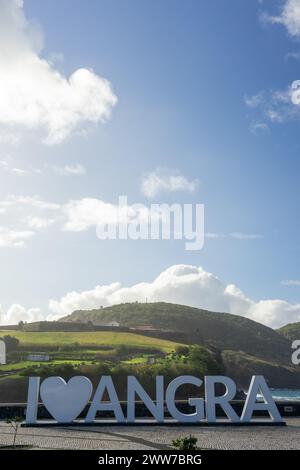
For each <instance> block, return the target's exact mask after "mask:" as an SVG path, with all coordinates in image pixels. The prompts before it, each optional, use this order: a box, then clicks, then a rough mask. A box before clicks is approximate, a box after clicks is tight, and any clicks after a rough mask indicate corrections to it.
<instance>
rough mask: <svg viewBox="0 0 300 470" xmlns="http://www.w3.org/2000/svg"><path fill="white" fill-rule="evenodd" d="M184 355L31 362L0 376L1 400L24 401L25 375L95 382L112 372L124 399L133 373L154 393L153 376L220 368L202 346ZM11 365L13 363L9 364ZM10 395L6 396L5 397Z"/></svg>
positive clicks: (168, 377) (182, 393) (215, 371)
mask: <svg viewBox="0 0 300 470" xmlns="http://www.w3.org/2000/svg"><path fill="white" fill-rule="evenodd" d="M185 352H186V353H187V354H186V355H185V356H183V355H181V354H178V353H176V352H174V350H173V352H171V353H169V354H167V355H165V356H162V355H160V356H158V359H157V362H156V363H155V364H153V365H149V364H145V363H143V364H140V363H134V362H132V363H129V364H128V363H124V362H118V361H115V362H112V361H101V362H98V363H97V362H94V361H92V362H88V363H86V362H81V363H78V362H77V363H75V362H73V363H72V362H71V361H70V362H68V363H66V362H59V361H56V362H50V363H40V364H39V363H34V362H31V363H30V364H29V366H27V362H25V363H23V365H26V367H24V368H23V369H20V370H18V372H17V373H15V374H13V375H9V376H3V377H2V378H1V376H0V383H1V387H0V402H1V401H2V402H7V401H12V402H13V401H19V402H24V401H25V400H26V394H27V383H28V377H33V376H39V377H41V378H42V379H43V378H46V377H49V376H52V375H55V376H60V377H63V378H64V379H65V380H68V379H70V378H71V377H73V376H74V375H85V376H87V377H89V378H90V379H91V381H92V382H93V383H94V385H96V384H97V383H98V381H99V377H100V376H102V375H111V376H112V378H113V380H114V383H115V386H116V389H117V391H118V394H119V397H120V398H121V399H126V392H125V390H126V380H127V376H128V375H135V376H136V377H137V378H138V380H140V382H141V383H142V384H143V385H144V387H145V388H146V389H147V391H148V393H149V394H150V395H152V396H153V397H154V396H155V377H156V376H157V375H163V376H164V379H165V385H167V384H168V383H169V382H170V381H171V380H173V379H174V378H175V377H178V376H179V375H185V374H188V375H196V376H203V375H208V374H219V373H220V374H221V373H223V368H222V366H220V364H219V363H218V357H217V356H216V355H215V353H213V352H211V351H209V350H208V349H206V348H204V347H201V346H197V345H196V346H190V347H189V348H188V350H187V351H185ZM11 366H12V368H13V366H14V365H13V364H12V365H11ZM188 391H192V392H194V393H195V389H194V387H193V386H186V387H181V389H180V390H179V394H180V395H179V397H181V398H185V397H186V396H187V393H188ZM8 397H9V399H8Z"/></svg>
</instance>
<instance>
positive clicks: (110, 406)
mask: <svg viewBox="0 0 300 470" xmlns="http://www.w3.org/2000/svg"><path fill="white" fill-rule="evenodd" d="M105 389H107V393H108V396H109V398H110V402H108V403H103V402H102V398H103V395H104V392H105ZM97 411H113V412H114V414H115V417H116V419H117V421H118V422H119V423H124V422H125V417H124V414H123V411H122V408H121V405H120V402H119V398H118V395H117V392H116V389H115V386H114V383H113V381H112V378H111V377H110V376H109V375H104V376H103V377H101V379H100V382H99V385H98V387H97V390H96V392H95V395H94V398H93V401H92V404H91V406H90V409H89V411H88V414H87V416H86V418H85V421H86V423H92V422H93V421H94V419H95V418H96V413H97Z"/></svg>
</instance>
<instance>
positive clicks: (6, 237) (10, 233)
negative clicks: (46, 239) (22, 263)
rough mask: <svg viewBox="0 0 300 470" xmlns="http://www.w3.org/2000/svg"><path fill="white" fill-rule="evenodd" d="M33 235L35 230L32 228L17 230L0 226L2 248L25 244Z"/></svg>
mask: <svg viewBox="0 0 300 470" xmlns="http://www.w3.org/2000/svg"><path fill="white" fill-rule="evenodd" d="M33 235H34V232H32V231H30V230H20V231H17V230H11V229H9V228H7V227H0V248H2V247H18V246H23V245H24V243H25V242H26V241H27V240H28V239H30V238H32V237H33Z"/></svg>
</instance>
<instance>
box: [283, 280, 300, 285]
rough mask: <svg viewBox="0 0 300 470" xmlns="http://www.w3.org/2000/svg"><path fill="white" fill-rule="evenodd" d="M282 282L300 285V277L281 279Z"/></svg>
mask: <svg viewBox="0 0 300 470" xmlns="http://www.w3.org/2000/svg"><path fill="white" fill-rule="evenodd" d="M281 284H282V285H283V286H300V280H299V279H286V280H283V281H281Z"/></svg>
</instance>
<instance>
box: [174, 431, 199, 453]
mask: <svg viewBox="0 0 300 470" xmlns="http://www.w3.org/2000/svg"><path fill="white" fill-rule="evenodd" d="M197 442H198V439H197V438H196V437H194V436H192V435H191V434H190V435H189V437H183V438H181V439H175V440H174V441H172V445H173V447H175V449H178V450H197V449H198V447H197Z"/></svg>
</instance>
